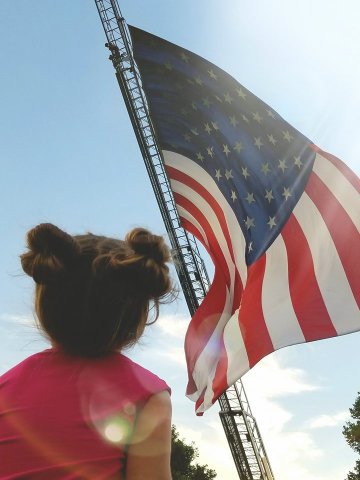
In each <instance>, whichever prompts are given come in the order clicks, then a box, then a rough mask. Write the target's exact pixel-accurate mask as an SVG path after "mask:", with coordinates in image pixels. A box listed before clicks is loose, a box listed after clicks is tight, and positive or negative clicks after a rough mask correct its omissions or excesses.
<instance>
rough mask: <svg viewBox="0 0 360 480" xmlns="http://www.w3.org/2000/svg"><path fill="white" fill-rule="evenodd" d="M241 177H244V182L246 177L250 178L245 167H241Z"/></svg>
mask: <svg viewBox="0 0 360 480" xmlns="http://www.w3.org/2000/svg"><path fill="white" fill-rule="evenodd" d="M241 170H242V175H243V176H244V177H245V180H246V179H247V177H250V173H249V172H248V169H247V167H242V169H241Z"/></svg>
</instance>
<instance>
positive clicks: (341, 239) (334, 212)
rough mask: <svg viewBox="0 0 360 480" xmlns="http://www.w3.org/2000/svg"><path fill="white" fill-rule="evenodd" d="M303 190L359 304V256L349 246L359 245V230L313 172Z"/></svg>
mask: <svg viewBox="0 0 360 480" xmlns="http://www.w3.org/2000/svg"><path fill="white" fill-rule="evenodd" d="M305 191H306V193H307V194H308V195H309V197H310V198H311V200H312V201H313V202H314V204H315V205H316V207H317V209H318V210H319V212H320V213H321V215H322V217H323V219H324V221H325V223H326V226H327V228H328V230H329V232H330V235H331V237H332V239H333V241H334V244H335V247H336V250H337V252H338V254H339V257H340V260H341V263H342V266H343V268H344V271H345V274H346V277H347V279H348V282H349V285H350V288H351V289H352V292H353V294H354V297H355V300H356V301H357V303H358V305H360V275H359V272H360V256H359V255H357V254H356V252H355V251H353V250H352V248H351V246H353V247H354V246H355V245H357V246H359V245H360V235H359V232H358V230H357V228H356V226H355V225H354V224H353V222H352V220H351V218H350V217H349V216H348V214H347V213H346V210H345V209H344V208H343V207H342V205H341V204H340V203H339V202H338V200H337V199H336V198H335V196H334V195H333V194H332V192H331V190H329V188H328V187H327V186H326V185H325V184H324V183H323V182H322V181H321V180H320V178H319V177H318V176H317V175H316V174H315V173H312V175H310V178H309V181H308V184H307V186H306V189H305Z"/></svg>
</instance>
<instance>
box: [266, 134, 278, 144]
mask: <svg viewBox="0 0 360 480" xmlns="http://www.w3.org/2000/svg"><path fill="white" fill-rule="evenodd" d="M267 137H268V139H269V142H270V143H271V144H272V145H276V143H277V140H276V138H275V137H274V135H273V134H271V135H268V136H267Z"/></svg>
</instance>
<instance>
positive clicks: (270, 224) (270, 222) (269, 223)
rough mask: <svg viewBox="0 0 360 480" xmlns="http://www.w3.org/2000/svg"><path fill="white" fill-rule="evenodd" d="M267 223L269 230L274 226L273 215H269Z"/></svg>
mask: <svg viewBox="0 0 360 480" xmlns="http://www.w3.org/2000/svg"><path fill="white" fill-rule="evenodd" d="M267 225H269V228H270V230H272V229H273V228H274V227H276V222H275V217H269V221H268V222H267Z"/></svg>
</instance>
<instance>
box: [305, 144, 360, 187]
mask: <svg viewBox="0 0 360 480" xmlns="http://www.w3.org/2000/svg"><path fill="white" fill-rule="evenodd" d="M311 147H312V149H313V150H314V151H315V152H317V153H319V154H320V155H322V156H323V157H325V158H326V159H327V160H329V162H331V163H332V164H333V165H334V166H335V167H336V168H337V169H338V170H339V171H340V172H341V173H342V174H343V175H344V177H346V178H347V179H348V181H349V182H350V183H351V184H352V186H353V187H354V188H355V189H356V190H357V191H358V192H360V179H359V177H358V176H357V175H356V174H355V173H354V172H353V171H352V170H351V169H350V168H349V167H348V166H347V165H346V164H345V163H344V162H342V161H341V160H340V159H339V158H337V157H335V155H331V153H328V152H324V150H321V148H319V147H317V146H316V145H312V146H311Z"/></svg>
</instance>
